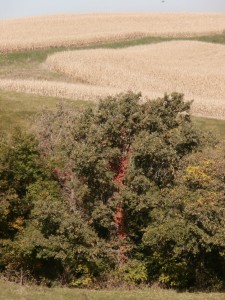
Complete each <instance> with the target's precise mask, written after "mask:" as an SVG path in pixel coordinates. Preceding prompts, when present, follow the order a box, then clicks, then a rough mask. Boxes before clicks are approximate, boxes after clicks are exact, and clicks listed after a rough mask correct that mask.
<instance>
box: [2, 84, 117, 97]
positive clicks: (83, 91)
mask: <svg viewBox="0 0 225 300" xmlns="http://www.w3.org/2000/svg"><path fill="white" fill-rule="evenodd" d="M0 89H2V90H6V91H15V92H23V93H29V94H36V95H41V96H50V97H58V98H66V99H74V100H87V101H98V100H99V99H100V98H105V97H107V96H110V95H116V94H118V93H119V92H121V91H120V90H119V89H116V88H102V87H97V86H90V85H87V84H80V83H77V84H76V83H75V84H73V83H66V82H60V81H45V80H11V79H0Z"/></svg>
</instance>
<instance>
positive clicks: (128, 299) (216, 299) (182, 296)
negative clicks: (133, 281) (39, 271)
mask: <svg viewBox="0 0 225 300" xmlns="http://www.w3.org/2000/svg"><path fill="white" fill-rule="evenodd" d="M0 291H1V293H0V300H20V299H21V300H22V299H26V300H43V299H45V300H52V299H54V300H70V299H71V300H72V299H76V300H115V299H117V300H149V299H151V300H209V299H210V300H223V299H225V294H223V293H220V294H219V293H178V292H176V291H173V290H161V289H144V290H129V291H128V290H112V291H109V290H107V291H104V290H101V291H94V290H79V289H68V288H51V289H49V288H44V287H35V286H33V287H28V286H19V285H16V284H13V283H9V282H4V281H0Z"/></svg>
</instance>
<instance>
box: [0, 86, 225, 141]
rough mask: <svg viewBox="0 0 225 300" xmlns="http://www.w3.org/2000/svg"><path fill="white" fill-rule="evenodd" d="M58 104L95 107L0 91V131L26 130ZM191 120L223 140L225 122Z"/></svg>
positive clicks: (198, 118) (88, 103) (85, 103)
mask: <svg viewBox="0 0 225 300" xmlns="http://www.w3.org/2000/svg"><path fill="white" fill-rule="evenodd" d="M59 104H63V105H65V106H66V107H71V108H72V109H74V110H75V111H77V112H79V111H82V110H84V109H86V108H89V107H91V108H94V107H95V103H94V102H91V101H81V100H69V99H61V100H60V99H58V98H56V97H44V96H39V95H32V94H25V93H16V92H7V91H2V90H0V131H5V132H8V133H10V132H11V131H12V130H13V129H14V128H15V127H21V128H23V129H25V130H28V129H29V128H30V125H31V124H32V122H33V118H34V116H35V115H36V114H37V113H39V112H41V111H42V110H43V109H45V110H54V109H56V108H57V106H58V105H59ZM192 119H193V122H194V124H195V125H196V126H197V127H198V128H200V129H204V130H208V131H212V132H213V133H215V134H216V135H218V136H219V137H220V138H223V139H225V121H222V120H216V119H208V118H200V117H193V118H192Z"/></svg>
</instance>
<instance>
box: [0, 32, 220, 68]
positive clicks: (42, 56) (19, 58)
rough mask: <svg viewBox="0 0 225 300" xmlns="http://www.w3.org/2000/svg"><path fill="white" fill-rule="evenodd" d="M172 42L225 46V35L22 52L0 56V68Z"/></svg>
mask: <svg viewBox="0 0 225 300" xmlns="http://www.w3.org/2000/svg"><path fill="white" fill-rule="evenodd" d="M172 40H195V41H203V42H209V43H217V44H225V34H220V35H210V36H200V37H189V38H188V37H183V38H182V37H179V38H173V37H172V38H163V37H143V38H138V39H134V40H125V41H119V42H113V43H100V44H96V45H87V46H84V47H77V46H74V47H73V46H71V47H58V48H54V47H52V48H47V49H39V50H33V51H22V52H13V53H7V54H2V55H0V66H1V65H8V64H15V63H17V64H24V63H29V62H38V63H41V62H44V61H45V60H46V58H47V56H48V55H50V54H52V53H55V52H60V51H65V50H81V49H97V48H111V49H118V48H126V47H132V46H139V45H149V44H155V43H161V42H166V41H172Z"/></svg>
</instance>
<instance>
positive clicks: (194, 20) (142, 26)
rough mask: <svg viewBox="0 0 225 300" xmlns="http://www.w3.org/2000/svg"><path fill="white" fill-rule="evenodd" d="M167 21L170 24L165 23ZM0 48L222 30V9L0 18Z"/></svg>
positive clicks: (63, 44)
mask: <svg viewBox="0 0 225 300" xmlns="http://www.w3.org/2000/svg"><path fill="white" fill-rule="evenodd" d="M168 24H170V26H168ZM0 27H1V28H2V30H1V31H0V51H1V52H3V53H4V52H8V51H14V50H25V49H31V50H33V49H38V48H47V47H49V46H52V47H57V46H59V47H60V46H70V45H74V46H76V45H77V46H85V45H89V44H96V43H99V42H111V41H120V40H125V39H126V40H129V39H135V38H143V37H146V36H156V37H157V36H162V37H181V36H182V37H193V36H203V35H212V34H222V33H224V30H225V14H224V13H133V14H128V13H126V14H122V13H120V14H118V13H117V14H116V13H114V14H87V15H85V14H65V15H53V16H45V17H31V18H22V19H11V20H2V21H0Z"/></svg>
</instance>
